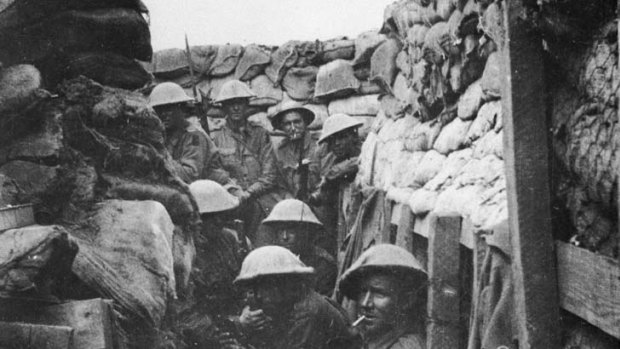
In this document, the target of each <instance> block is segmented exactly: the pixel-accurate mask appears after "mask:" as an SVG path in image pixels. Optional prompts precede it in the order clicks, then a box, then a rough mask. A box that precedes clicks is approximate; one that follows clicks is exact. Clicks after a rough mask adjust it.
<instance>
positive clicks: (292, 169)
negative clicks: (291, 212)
mask: <svg viewBox="0 0 620 349" xmlns="http://www.w3.org/2000/svg"><path fill="white" fill-rule="evenodd" d="M300 145H302V147H303V148H302V149H301V151H302V154H301V155H302V156H301V158H302V159H308V160H310V163H309V164H308V182H307V183H305V184H304V183H299V176H300V173H299V170H298V167H299V158H300ZM316 148H317V144H316V139H314V137H313V136H312V135H311V134H310V133H309V132H306V134H305V135H304V139H303V140H302V142H292V141H290V140H289V139H288V138H284V139H282V140H281V141H279V142H274V154H275V158H276V168H277V171H278V181H277V183H278V186H279V187H280V188H281V189H282V190H284V191H286V192H288V193H291V194H292V195H293V196H294V197H298V194H299V190H300V189H301V186H302V185H305V186H306V190H307V193H311V192H312V191H314V190H315V189H316V186H317V185H318V184H319V181H320V173H319V169H320V166H319V159H317V158H316V157H315V155H316Z"/></svg>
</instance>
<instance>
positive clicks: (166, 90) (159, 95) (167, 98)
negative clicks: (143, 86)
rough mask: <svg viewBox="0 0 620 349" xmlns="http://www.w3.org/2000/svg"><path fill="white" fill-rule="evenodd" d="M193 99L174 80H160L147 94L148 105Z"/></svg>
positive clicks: (191, 100) (154, 105)
mask: <svg viewBox="0 0 620 349" xmlns="http://www.w3.org/2000/svg"><path fill="white" fill-rule="evenodd" d="M193 101H194V99H193V98H191V97H190V96H188V95H187V94H186V93H185V91H184V90H183V88H182V87H181V86H179V85H177V84H175V83H174V82H162V83H161V84H159V85H157V86H155V88H153V91H151V94H150V95H149V101H148V102H149V106H151V107H156V106H158V105H165V104H175V103H185V102H193Z"/></svg>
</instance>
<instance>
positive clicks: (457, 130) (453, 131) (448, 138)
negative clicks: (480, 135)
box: [433, 118, 472, 155]
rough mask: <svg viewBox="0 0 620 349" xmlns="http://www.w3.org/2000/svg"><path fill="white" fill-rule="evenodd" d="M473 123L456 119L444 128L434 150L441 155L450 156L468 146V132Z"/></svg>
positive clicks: (434, 145)
mask: <svg viewBox="0 0 620 349" xmlns="http://www.w3.org/2000/svg"><path fill="white" fill-rule="evenodd" d="M471 123H472V122H471V121H466V120H463V119H461V118H456V119H454V120H453V121H452V122H450V123H449V124H447V125H446V126H444V127H443V129H442V130H441V132H440V133H439V136H438V137H437V140H436V141H435V144H433V148H434V149H435V150H437V151H438V152H440V153H441V154H444V155H445V154H449V153H451V152H453V151H455V150H458V149H460V148H461V147H463V146H464V145H465V144H466V137H467V131H468V130H469V126H470V125H471Z"/></svg>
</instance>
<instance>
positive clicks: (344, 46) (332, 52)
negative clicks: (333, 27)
mask: <svg viewBox="0 0 620 349" xmlns="http://www.w3.org/2000/svg"><path fill="white" fill-rule="evenodd" d="M319 56H320V60H321V62H323V63H328V62H331V61H334V60H336V59H353V58H354V56H355V41H354V40H349V39H347V38H346V37H342V38H336V39H331V40H327V41H324V42H323V45H322V49H321V51H320V53H319Z"/></svg>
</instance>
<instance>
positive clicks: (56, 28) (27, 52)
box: [0, 8, 153, 64]
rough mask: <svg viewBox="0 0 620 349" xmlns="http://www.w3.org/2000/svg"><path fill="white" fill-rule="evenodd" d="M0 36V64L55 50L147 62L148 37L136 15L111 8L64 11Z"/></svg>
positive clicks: (41, 56)
mask: <svg viewBox="0 0 620 349" xmlns="http://www.w3.org/2000/svg"><path fill="white" fill-rule="evenodd" d="M3 34H5V35H0V47H2V48H3V50H2V51H1V52H0V61H2V62H4V63H5V64H12V63H13V62H24V61H26V62H34V61H38V60H41V59H44V58H45V57H47V56H49V55H50V54H51V53H53V52H55V51H61V52H62V51H73V52H78V51H109V52H114V53H118V54H121V55H123V56H126V57H128V58H135V59H138V60H142V61H150V60H151V57H152V54H153V50H152V48H151V34H150V31H149V27H148V24H147V22H146V20H145V19H144V18H143V17H142V15H141V14H140V13H139V12H136V11H134V10H129V9H122V8H113V9H100V10H92V11H67V12H61V13H58V14H56V15H54V16H53V17H51V18H49V19H47V20H45V21H41V22H37V23H34V24H31V25H28V26H25V27H23V26H17V27H13V28H10V29H7V30H6V31H4V33H3Z"/></svg>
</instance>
